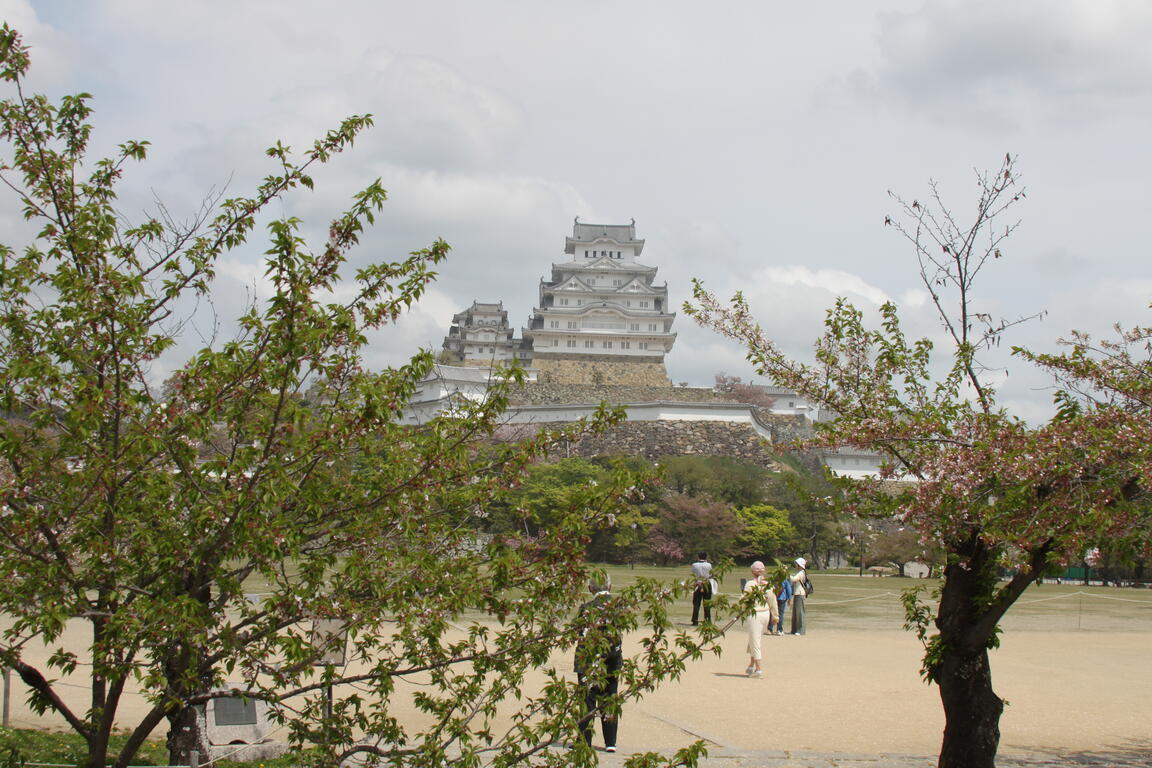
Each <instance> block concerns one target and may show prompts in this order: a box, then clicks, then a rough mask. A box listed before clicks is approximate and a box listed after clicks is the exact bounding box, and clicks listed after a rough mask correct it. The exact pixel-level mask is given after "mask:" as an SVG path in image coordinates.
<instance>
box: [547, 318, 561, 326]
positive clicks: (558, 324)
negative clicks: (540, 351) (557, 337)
mask: <svg viewBox="0 0 1152 768" xmlns="http://www.w3.org/2000/svg"><path fill="white" fill-rule="evenodd" d="M548 327H549V328H559V327H560V321H559V320H549V321H548Z"/></svg>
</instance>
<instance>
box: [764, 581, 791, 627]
mask: <svg viewBox="0 0 1152 768" xmlns="http://www.w3.org/2000/svg"><path fill="white" fill-rule="evenodd" d="M791 600H792V580H791V579H789V578H787V577H785V578H784V581H783V582H782V583H781V584H780V587H779V588H778V589H777V590H776V605H777V606H779V608H780V611H779V613H780V618H779V620H778V621H777V622H776V630H775V631H776V634H778V635H782V634H784V612H785V611H787V610H788V603H789V602H790V601H791ZM768 631H769V632H772V631H773V630H772V627H768Z"/></svg>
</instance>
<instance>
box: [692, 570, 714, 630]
mask: <svg viewBox="0 0 1152 768" xmlns="http://www.w3.org/2000/svg"><path fill="white" fill-rule="evenodd" d="M692 578H693V580H694V581H695V586H694V587H693V589H692V626H696V625H697V624H698V623H699V621H700V605H701V604H703V605H704V621H712V563H710V562H708V553H707V552H701V553H700V554H699V555H697V556H696V562H694V563H692Z"/></svg>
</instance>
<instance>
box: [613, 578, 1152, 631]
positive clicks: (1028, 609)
mask: <svg viewBox="0 0 1152 768" xmlns="http://www.w3.org/2000/svg"><path fill="white" fill-rule="evenodd" d="M604 567H605V569H606V570H607V571H608V572H609V573H610V574H611V576H612V583H613V584H614V585H616V586H617V587H623V586H627V585H628V584H631V583H634V582H635V581H636V579H638V578H651V579H659V580H665V581H674V580H682V579H687V578H689V571H688V567H687V566H680V567H672V568H660V567H656V566H637V567H635V568H631V567H629V566H615V565H609V566H604ZM808 573H809V576H810V578H811V579H812V581H813V583H814V585H815V587H816V591H815V594H814V595H813V596H812V597H810V598H808V606H807V607H808V617H807V618H808V623H809V626H810V627H812V628H813V629H818V628H820V627H821V626H837V627H840V628H843V629H879V628H890V629H902V627H903V625H904V609H903V606H902V604H901V601H900V596H901V593H902V592H903V591H904V590H906V589H910V588H915V587H923V588H924V590H925V593H924V599H931V593H932V590H933V589H935V588H936V586H937V584H938V581H937V580H936V579H911V578H899V577H894V576H885V577H875V576H870V575H865V576H859V575H857V574H856V573H855V572H852V573H848V572H844V571H839V572H821V571H809V572H808ZM747 575H748V572H747V569H746V568H734V569H732V570H731V571H729V572H728V573H727V574H725V576H724V577H723V578H722V579H721V580H720V590H719V591H720V594H726V595H730V596H732V595H735V594H737V593H739V591H740V580H741V579H742V578H746V577H747ZM679 611H680V612H681V613H682V615H683V619H684V621H687V619H688V618H689V617H690V616H691V613H692V605H691V602H690V600H689V598H687V597H686V598H684V600H683V601H682V605H681V606H680V608H679ZM713 620H715V621H719V620H720V619H719V617H718V616H714V617H713ZM1003 626H1004V629H1005V631H1009V632H1012V631H1049V630H1062V631H1064V630H1085V631H1093V630H1095V631H1109V632H1125V631H1131V632H1146V631H1152V590H1145V589H1128V588H1118V587H1101V586H1083V585H1077V584H1036V585H1033V586H1031V587H1029V588H1028V591H1027V592H1025V593H1024V594H1023V595H1022V596H1021V597H1020V599H1019V600H1018V601H1017V602H1016V604H1015V605H1013V606H1012V608H1010V609H1009V611H1008V615H1007V616H1006V617H1005V619H1004V622H1003Z"/></svg>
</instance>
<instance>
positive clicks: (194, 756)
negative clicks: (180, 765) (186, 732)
mask: <svg viewBox="0 0 1152 768" xmlns="http://www.w3.org/2000/svg"><path fill="white" fill-rule="evenodd" d="M188 768H200V750H198V749H190V750H188Z"/></svg>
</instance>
